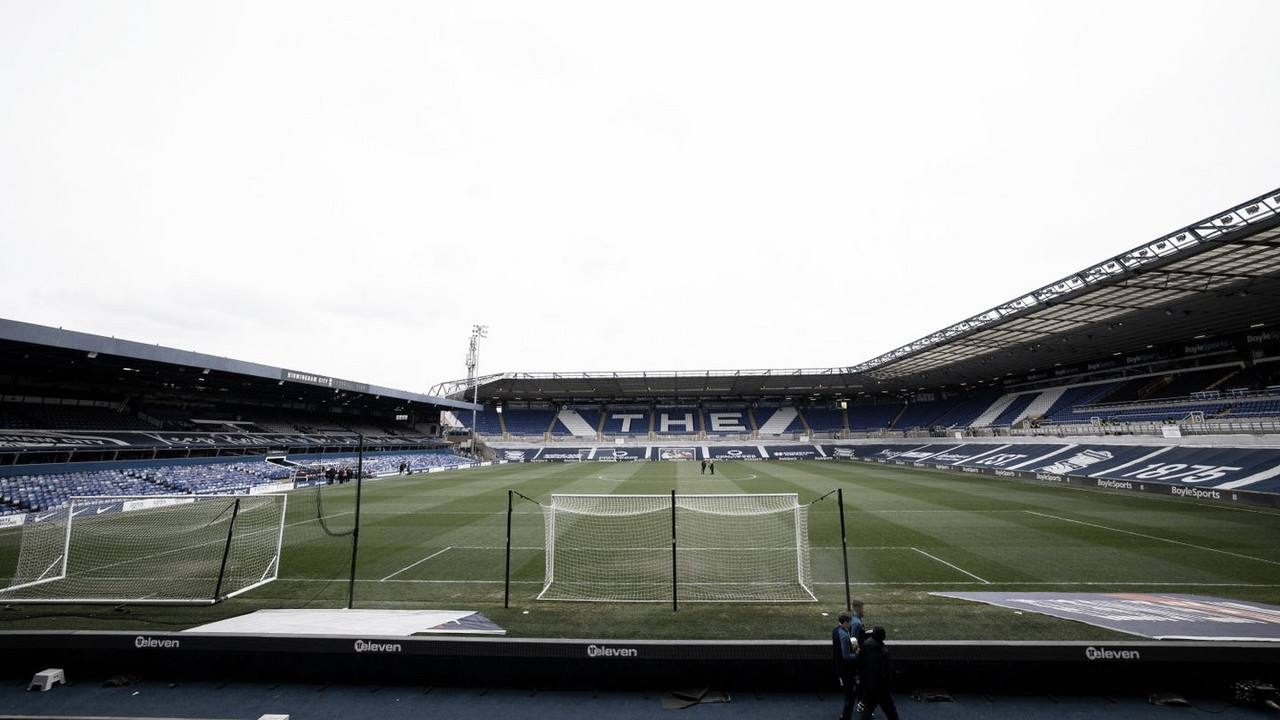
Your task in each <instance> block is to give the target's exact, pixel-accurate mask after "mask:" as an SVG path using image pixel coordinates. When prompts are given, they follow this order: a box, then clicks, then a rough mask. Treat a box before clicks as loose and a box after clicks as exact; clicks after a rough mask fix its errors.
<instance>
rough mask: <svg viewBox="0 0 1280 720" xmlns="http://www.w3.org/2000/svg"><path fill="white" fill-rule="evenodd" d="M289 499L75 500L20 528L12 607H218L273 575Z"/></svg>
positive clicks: (9, 590) (4, 596)
mask: <svg viewBox="0 0 1280 720" xmlns="http://www.w3.org/2000/svg"><path fill="white" fill-rule="evenodd" d="M284 516H285V496H284V495H236V496H231V495H181V496H155V495H147V496H104V497H74V498H71V500H70V502H68V503H67V504H66V505H64V506H62V507H60V508H56V509H54V510H49V511H46V512H42V513H36V514H34V515H33V516H32V517H30V518H28V519H27V522H26V523H25V524H24V525H23V529H22V537H21V547H20V550H19V552H18V561H17V567H16V569H15V572H14V576H13V579H12V580H11V582H10V583H9V586H8V587H6V588H4V589H0V602H8V603H22V602H29V603H57V602H62V603H110V604H130V603H150V604H213V603H216V602H219V601H221V600H224V599H226V598H229V597H232V596H234V595H238V594H240V593H243V592H246V591H248V590H251V589H253V588H255V587H258V586H260V585H263V584H265V583H268V582H271V581H272V580H275V579H276V576H277V574H278V572H279V568H280V546H281V541H282V539H283V537H284Z"/></svg>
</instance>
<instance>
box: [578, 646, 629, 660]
mask: <svg viewBox="0 0 1280 720" xmlns="http://www.w3.org/2000/svg"><path fill="white" fill-rule="evenodd" d="M587 657H593V658H608V657H640V651H639V650H636V649H635V648H611V647H609V646H608V645H588V646H587Z"/></svg>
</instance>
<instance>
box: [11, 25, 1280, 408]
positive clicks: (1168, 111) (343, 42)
mask: <svg viewBox="0 0 1280 720" xmlns="http://www.w3.org/2000/svg"><path fill="white" fill-rule="evenodd" d="M1277 27H1280V2H1275V1H1274V0H1257V1H1244V0H1202V1H1198V2H1183V1H1180V0H1150V1H1142V2H1137V1H1134V2H1125V1H1124V0H1107V1H1105V2H1089V1H1081V0H1071V1H1070V2H1025V1H1023V0H1017V1H1011V2H989V1H983V0H977V1H972V2H963V3H958V2H952V1H950V0H939V1H936V2H935V1H931V0H924V1H918V2H902V3H894V2H858V1H855V0H840V1H832V2H827V1H806V0H787V1H786V2H781V1H775V2H768V3H765V2H752V1H750V0H728V1H723V2H721V1H714V2H713V1H709V0H708V1H699V0H678V1H672V2H667V1H664V0H645V1H644V2H614V1H612V0H584V1H583V2H565V1H563V0H533V1H530V0H517V1H514V2H497V1H478V2H428V1H422V0H415V1H412V2H410V1H406V2H369V1H367V0H361V1H359V2H342V3H328V2H317V1H316V0H306V1H305V2H263V1H255V2H244V3H239V2H230V1H228V0H217V1H211V2H135V1H132V0H112V1H111V2H94V1H92V0H77V1H75V2H57V1H54V0H0V242H2V243H3V246H2V247H3V254H2V255H0V258H2V259H0V262H3V273H2V275H0V317H4V318H7V319H11V320H19V321H23V322H31V323H37V324H41V325H49V326H54V327H62V328H65V329H68V330H76V331H81V332H88V333H94V334H99V335H107V336H114V337H118V338H124V339H128V340H135V341H139V342H144V343H149V344H160V345H163V346H167V347H173V348H178V349H182V350H193V351H196V352H201V353H207V354H211V355H216V356H222V357H229V358H233V359H236V360H246V361H251V362H257V363H264V364H267V365H272V366H281V367H286V368H291V369H297V370H304V371H308V372H314V373H319V374H325V375H331V376H335V377H339V378H343V379H348V380H354V381H358V382H367V383H372V384H375V385H381V386H386V387H392V388H396V389H401V390H409V391H414V392H426V391H428V390H429V389H430V388H431V387H432V386H434V385H436V384H437V383H440V382H444V381H451V380H458V379H462V378H465V377H466V376H467V367H466V359H467V347H468V341H469V338H470V335H471V328H472V326H473V325H475V324H483V325H487V326H488V337H487V338H485V339H482V340H480V363H479V373H480V374H481V375H486V374H490V373H497V372H600V371H670V370H687V371H695V370H736V369H746V370H753V369H796V368H826V367H840V366H847V365H853V364H857V363H860V362H863V361H866V360H869V359H872V358H874V357H876V356H878V355H880V354H882V353H885V352H888V351H891V350H893V349H895V348H897V347H900V346H902V345H905V344H907V343H909V342H911V341H913V340H916V339H918V338H920V337H923V336H925V335H928V334H929V333H932V332H934V331H936V330H940V329H942V328H944V327H947V326H949V325H951V324H953V323H955V322H958V321H961V320H964V319H966V318H968V317H970V316H972V315H976V314H978V313H981V312H982V311H984V310H987V309H989V308H991V307H994V306H997V305H1000V304H1002V303H1004V302H1006V301H1009V300H1012V299H1013V298H1014V297H1016V296H1018V295H1020V294H1023V293H1026V292H1029V291H1031V290H1034V289H1036V288H1038V287H1041V286H1043V285H1046V284H1049V283H1051V282H1053V281H1055V280H1058V279H1060V278H1062V277H1065V276H1067V275H1070V274H1072V273H1074V272H1076V271H1078V270H1081V269H1084V268H1085V267H1087V266H1089V265H1092V264H1094V263H1097V262H1100V261H1102V260H1105V259H1107V258H1110V257H1112V256H1115V255H1118V254H1121V253H1123V252H1124V251H1126V250H1129V249H1132V248H1134V247H1137V246H1139V245H1142V244H1145V243H1147V242H1148V241H1151V240H1154V239H1155V238H1157V237H1159V236H1161V235H1163V234H1165V233H1167V232H1170V231H1173V230H1175V229H1178V228H1180V227H1183V226H1185V225H1188V224H1190V223H1192V222H1195V221H1197V220H1200V219H1202V218H1205V217H1207V216H1209V215H1212V214H1214V213H1216V212H1218V211H1219V210H1223V209H1226V208H1227V207H1230V206H1231V205H1234V204H1236V203H1238V202H1242V201H1244V200H1248V199H1250V198H1253V197H1255V196H1258V195H1261V194H1263V193H1266V192H1269V191H1271V190H1274V189H1276V188H1277V187H1280V142H1278V141H1277V135H1276V129H1277V127H1280V43H1277V42H1276V41H1275V29H1276V28H1277Z"/></svg>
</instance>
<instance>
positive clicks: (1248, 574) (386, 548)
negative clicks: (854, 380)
mask: <svg viewBox="0 0 1280 720" xmlns="http://www.w3.org/2000/svg"><path fill="white" fill-rule="evenodd" d="M716 471H717V472H716V475H714V476H711V475H702V474H700V473H699V466H698V464H696V463H675V462H648V463H616V464H615V463H567V464H559V463H553V464H517V465H500V466H493V467H484V468H473V469H467V470H460V471H449V472H442V473H431V474H420V475H412V476H407V477H392V478H386V479H382V480H377V481H371V482H365V483H363V485H362V486H361V488H360V504H359V539H358V544H357V545H356V546H355V553H354V554H355V558H356V573H355V575H356V582H355V584H354V586H353V585H352V584H351V583H350V582H349V581H350V577H351V561H352V555H353V543H352V537H351V535H342V534H329V533H327V532H325V527H322V524H321V523H320V522H318V521H317V520H316V517H317V506H316V502H315V496H316V491H315V490H311V489H307V490H299V491H295V492H294V493H292V494H291V495H290V498H289V512H288V518H287V522H286V528H285V537H284V550H283V556H282V559H281V569H280V578H279V579H278V580H276V581H275V582H273V583H270V584H268V585H266V586H264V587H261V588H258V589H255V590H253V591H251V592H249V593H246V594H245V595H242V596H239V597H236V598H232V599H230V600H227V601H225V602H223V603H220V604H218V605H215V606H212V607H208V608H163V607H134V608H127V609H125V610H127V612H123V611H121V609H110V608H101V607H92V606H76V607H62V606H19V607H15V608H12V609H10V610H9V611H7V612H5V613H3V615H0V620H4V621H6V622H5V623H4V625H2V626H0V627H7V628H8V629H11V630H16V629H71V628H95V629H106V630H110V629H125V628H129V629H137V628H151V629H161V628H164V627H168V626H172V629H183V628H186V627H191V626H194V625H198V624H201V623H204V622H211V621H213V620H217V619H221V618H225V617H231V616H235V615H240V614H243V613H246V612H251V611H253V610H258V609H263V608H342V607H347V604H348V601H349V600H350V602H351V605H352V607H356V608H366V609H369V608H384V609H423V608H435V609H449V610H475V611H479V612H481V613H483V614H484V615H486V616H487V617H489V618H490V619H491V620H493V621H494V622H496V623H497V624H498V625H500V626H502V627H503V628H504V629H506V631H507V633H508V636H512V637H562V638H610V639H614V638H617V639H624V638H625V639H645V638H650V639H703V638H723V637H728V638H734V639H822V638H824V637H825V636H826V633H827V632H829V630H830V627H831V625H832V624H833V622H834V620H833V616H834V614H835V612H837V611H838V610H839V609H841V608H842V607H843V606H844V603H845V584H844V567H843V560H842V557H843V553H842V549H841V536H840V514H839V507H838V504H837V502H836V496H835V495H831V496H830V497H828V498H826V499H824V500H821V501H819V502H816V503H814V504H813V505H812V507H811V509H810V514H809V536H810V545H811V548H812V550H811V564H812V570H813V578H814V581H815V587H814V589H815V592H816V593H817V595H818V598H819V602H817V603H794V604H780V605H765V604H734V603H728V604H718V603H717V604H703V603H697V604H694V603H682V604H680V605H679V607H678V608H677V609H675V610H673V608H672V606H671V604H670V603H669V602H667V603H652V604H649V603H644V604H637V603H624V604H613V603H581V602H548V601H538V600H537V599H536V596H537V595H538V592H539V591H540V590H541V588H542V582H543V568H544V553H543V518H542V508H541V507H539V506H538V505H537V504H535V503H533V502H529V501H527V500H524V499H522V498H520V497H519V496H516V499H515V504H514V509H513V512H512V515H511V521H512V535H511V558H512V561H511V575H510V586H509V587H510V595H509V606H505V605H506V604H505V603H504V592H505V591H506V587H507V586H506V582H505V577H506V575H505V573H506V528H507V500H508V490H514V491H516V492H518V493H519V494H520V495H524V496H527V497H529V498H532V499H534V500H537V501H539V502H549V500H550V497H551V495H552V494H553V493H603V494H610V493H623V494H669V493H670V492H671V491H672V490H675V491H676V492H677V493H680V494H726V493H729V494H731V493H780V492H781V493H790V492H794V493H797V494H798V495H799V499H800V502H801V503H808V502H811V501H814V500H818V499H819V498H821V497H822V496H824V495H827V494H828V493H830V492H831V491H833V490H836V489H837V488H839V489H841V490H842V491H843V496H844V505H845V508H844V510H845V520H846V528H847V543H848V564H849V578H850V583H851V586H852V594H853V596H854V597H856V598H861V599H863V600H864V601H865V602H866V603H867V616H868V620H869V621H870V622H871V623H873V624H881V625H884V626H886V628H888V629H889V630H890V632H891V633H892V634H893V636H894V637H895V638H896V639H899V640H982V641H994V640H1037V641H1046V640H1081V641H1101V640H1108V639H1119V638H1130V637H1131V636H1127V635H1119V634H1117V633H1112V632H1110V631H1107V630H1103V629H1100V628H1095V627H1092V626H1087V625H1083V624H1080V623H1075V622H1071V621H1065V620H1059V619H1054V618H1050V617H1045V616H1038V615H1032V614H1018V613H1015V612H1013V611H1009V610H1005V609H1000V608H994V607H989V606H986V605H983V604H980V603H970V602H965V601H960V600H954V599H948V598H940V597H936V596H934V595H931V594H930V593H932V592H934V591H1061V592H1072V593H1079V592H1097V593H1101V592H1119V591H1123V592H1160V593H1190V594H1200V595H1212V596H1218V597H1227V598H1235V599H1240V600H1249V601H1254V602H1262V603H1270V604H1280V522H1278V521H1280V513H1278V512H1276V511H1273V510H1267V509H1259V508H1250V507H1243V506H1234V505H1225V504H1211V503H1203V502H1196V501H1190V500H1184V499H1177V498H1173V497H1170V496H1163V495H1151V494H1142V493H1130V492H1124V491H1110V490H1102V489H1086V488H1081V487H1076V486H1064V485H1051V484H1042V483H1037V482H1032V481H1022V480H1012V479H1004V478H996V477H992V476H981V475H969V474H964V475H962V474H958V473H953V472H945V471H937V470H924V469H910V468H902V467H897V466H885V465H875V464H865V463H844V462H817V461H799V462H775V461H758V462H720V463H717V466H716ZM356 491H357V487H356V485H354V484H347V485H340V486H339V485H335V486H323V487H322V488H321V489H320V491H319V492H320V497H321V499H322V504H323V511H324V515H325V518H326V522H325V523H324V525H327V529H328V530H329V531H332V532H334V533H342V532H343V531H349V530H351V529H352V527H353V526H354V523H355V513H356ZM17 536H18V534H17V532H15V531H5V532H3V533H0V573H3V572H8V571H10V570H11V568H12V565H13V562H14V557H15V556H16V553H17Z"/></svg>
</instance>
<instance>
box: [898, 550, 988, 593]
mask: <svg viewBox="0 0 1280 720" xmlns="http://www.w3.org/2000/svg"><path fill="white" fill-rule="evenodd" d="M911 549H912V550H915V551H916V552H918V553H920V554H921V555H923V556H925V557H927V558H931V559H933V560H936V561H938V562H940V563H942V564H943V565H946V566H947V567H949V568H951V569H952V570H955V571H956V572H962V573H964V574H965V575H968V576H969V577H971V578H973V579H974V580H977V581H978V582H980V583H982V584H983V585H990V584H991V583H990V582H988V581H986V580H983V579H982V578H980V577H978V576H977V575H974V574H973V573H971V572H969V571H968V570H965V569H964V568H962V567H959V566H956V565H952V564H951V563H949V562H947V561H946V560H943V559H942V558H940V557H938V556H937V555H930V554H929V553H927V552H925V551H923V550H921V549H920V548H916V547H913V548H911Z"/></svg>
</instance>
